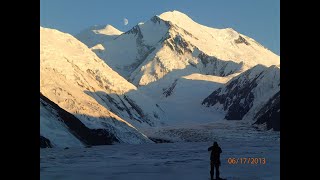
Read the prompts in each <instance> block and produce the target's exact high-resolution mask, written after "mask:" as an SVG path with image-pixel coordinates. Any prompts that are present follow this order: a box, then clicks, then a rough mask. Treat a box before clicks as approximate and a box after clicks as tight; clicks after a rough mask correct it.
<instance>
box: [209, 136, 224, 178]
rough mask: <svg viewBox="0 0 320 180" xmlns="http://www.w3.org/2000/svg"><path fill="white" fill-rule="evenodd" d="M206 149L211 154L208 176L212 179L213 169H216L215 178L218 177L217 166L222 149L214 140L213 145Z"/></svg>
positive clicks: (219, 163)
mask: <svg viewBox="0 0 320 180" xmlns="http://www.w3.org/2000/svg"><path fill="white" fill-rule="evenodd" d="M208 151H211V156H210V176H211V180H213V176H214V169H216V179H220V171H219V166H220V165H221V161H220V154H221V153H222V150H221V148H220V147H219V145H218V143H217V142H214V143H213V146H211V147H209V148H208Z"/></svg>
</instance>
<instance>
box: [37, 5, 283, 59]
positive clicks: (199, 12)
mask: <svg viewBox="0 0 320 180" xmlns="http://www.w3.org/2000/svg"><path fill="white" fill-rule="evenodd" d="M172 10H178V11H180V12H183V13H185V14H187V15H188V16H189V17H191V18H192V19H193V20H194V21H196V22H198V23H200V24H203V25H206V26H210V27H214V28H226V27H231V28H233V29H235V30H236V31H238V32H240V33H242V34H245V35H247V36H249V37H251V38H253V39H255V40H256V41H258V42H259V43H261V44H262V45H264V46H265V47H267V48H268V49H270V50H271V51H273V52H274V53H276V54H278V55H280V0H40V25H41V26H44V27H49V28H55V29H58V30H60V31H63V32H67V33H70V34H72V35H75V34H77V33H79V32H80V31H81V30H83V29H85V28H87V27H89V26H92V25H102V24H111V25H113V26H114V27H116V28H117V29H119V30H121V31H127V30H129V29H130V28H132V27H133V26H135V25H136V24H138V23H139V22H145V21H147V20H149V19H150V18H151V17H152V16H154V15H159V14H161V13H163V12H165V11H172ZM123 18H127V19H128V20H129V24H128V25H127V26H125V25H124V24H123Z"/></svg>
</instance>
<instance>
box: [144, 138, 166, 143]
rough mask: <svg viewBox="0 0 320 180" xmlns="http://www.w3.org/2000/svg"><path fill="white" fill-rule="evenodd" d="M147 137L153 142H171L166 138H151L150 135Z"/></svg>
mask: <svg viewBox="0 0 320 180" xmlns="http://www.w3.org/2000/svg"><path fill="white" fill-rule="evenodd" d="M149 139H150V140H151V141H153V142H155V143H172V141H170V140H166V139H159V138H151V137H149Z"/></svg>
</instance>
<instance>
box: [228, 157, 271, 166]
mask: <svg viewBox="0 0 320 180" xmlns="http://www.w3.org/2000/svg"><path fill="white" fill-rule="evenodd" d="M266 163H267V160H266V158H264V157H263V158H260V157H259V158H256V157H255V158H253V157H240V158H228V164H266Z"/></svg>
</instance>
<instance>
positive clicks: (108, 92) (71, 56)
mask: <svg viewBox="0 0 320 180" xmlns="http://www.w3.org/2000/svg"><path fill="white" fill-rule="evenodd" d="M40 77H41V78H40V91H41V92H42V93H43V95H45V96H46V97H48V98H49V99H50V100H52V101H53V102H54V103H56V104H57V105H59V106H60V107H61V108H63V109H65V110H67V111H68V112H70V113H72V114H73V115H75V116H76V117H77V118H78V119H79V120H81V121H82V123H83V124H85V126H87V127H88V128H90V129H91V128H93V129H96V128H106V129H108V130H109V131H111V132H113V133H114V134H115V135H116V137H117V138H118V139H119V140H120V142H124V143H142V142H150V140H149V139H148V138H147V137H145V136H144V135H143V134H141V133H140V132H139V131H138V130H136V127H138V126H152V125H155V124H157V123H159V122H160V121H161V118H162V117H163V116H164V115H163V114H164V112H163V111H161V109H160V107H159V106H156V104H155V103H154V102H153V101H152V100H151V99H149V98H148V97H146V96H144V95H143V94H141V93H139V92H138V91H136V89H137V88H136V87H135V86H134V85H132V84H131V83H129V82H128V81H126V80H125V79H124V78H122V77H121V76H120V75H119V74H118V73H116V72H114V71H113V70H112V69H111V68H110V67H109V66H108V65H106V64H105V63H104V62H103V61H102V60H101V59H99V58H98V57H97V56H96V55H95V54H94V53H93V52H92V51H91V50H90V49H89V48H88V47H87V46H85V45H84V44H83V43H81V42H80V41H78V40H77V39H75V38H74V37H72V36H71V35H69V34H66V33H62V32H59V31H57V30H52V29H47V28H42V27H40Z"/></svg>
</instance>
